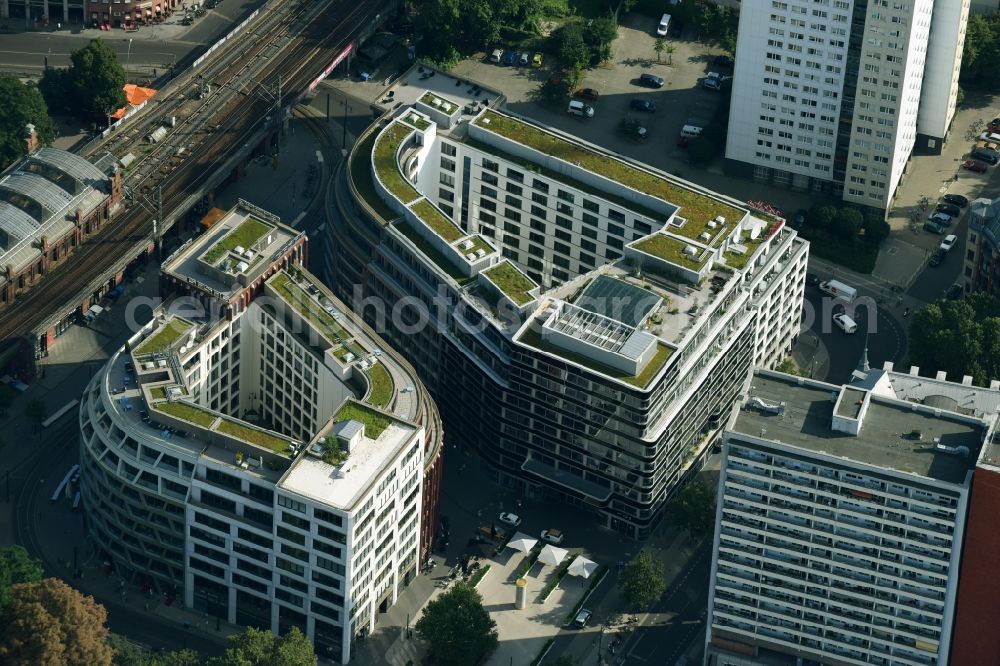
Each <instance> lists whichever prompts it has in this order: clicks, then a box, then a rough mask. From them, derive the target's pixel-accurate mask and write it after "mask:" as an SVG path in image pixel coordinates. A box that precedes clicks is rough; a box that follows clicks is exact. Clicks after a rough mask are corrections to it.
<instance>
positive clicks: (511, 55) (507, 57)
mask: <svg viewBox="0 0 1000 666" xmlns="http://www.w3.org/2000/svg"><path fill="white" fill-rule="evenodd" d="M515 62H517V51H515V50H514V49H507V50H506V51H504V53H503V64H505V65H507V66H510V65H513V64H514V63H515Z"/></svg>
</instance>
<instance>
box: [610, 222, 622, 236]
mask: <svg viewBox="0 0 1000 666" xmlns="http://www.w3.org/2000/svg"><path fill="white" fill-rule="evenodd" d="M608 233H609V234H614V235H615V236H621V237H622V238H624V237H625V230H624V229H623V228H621V227H619V226H617V225H614V224H609V225H608Z"/></svg>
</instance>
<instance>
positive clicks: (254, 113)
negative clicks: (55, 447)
mask: <svg viewBox="0 0 1000 666" xmlns="http://www.w3.org/2000/svg"><path fill="white" fill-rule="evenodd" d="M378 5H379V3H377V2H374V1H371V0H369V1H367V2H350V0H332V2H331V3H330V4H329V5H328V6H327V8H326V10H325V11H324V12H323V13H322V14H320V15H319V16H316V17H315V20H312V21H311V22H309V23H308V24H307V25H306V26H305V27H304V28H303V30H302V31H301V32H299V33H298V34H297V35H295V36H294V37H293V38H292V39H291V40H290V41H289V43H288V44H287V45H286V46H285V48H284V49H282V50H281V51H280V53H279V54H277V55H276V56H273V57H271V58H270V59H268V60H267V62H266V63H265V65H263V66H262V67H261V68H260V69H258V70H257V75H256V76H257V77H258V82H259V80H260V79H261V78H265V79H266V78H267V77H274V78H275V79H276V78H277V76H278V75H279V74H280V75H281V77H282V82H283V86H282V87H283V91H287V93H286V92H283V94H282V100H280V102H281V107H284V105H285V103H287V102H288V101H291V100H292V99H294V98H293V95H296V94H297V93H298V91H300V90H302V89H304V88H305V87H306V86H307V85H308V84H309V83H310V82H311V81H312V80H313V79H315V77H316V76H318V75H319V73H320V72H321V71H322V68H323V67H324V66H325V65H327V64H328V63H329V62H330V61H331V60H332V58H333V54H335V53H337V52H338V51H339V50H342V49H343V48H344V47H345V46H346V45H347V44H348V43H349V42H350V41H351V39H352V38H353V35H354V34H355V33H356V31H357V30H358V29H359V28H360V27H362V26H364V25H365V24H366V23H367V22H368V21H370V20H372V18H373V17H374V16H375V15H376V14H377V13H378V11H379V6H378ZM300 11H301V10H300ZM247 36H252V35H247ZM264 48H267V47H266V45H265V46H264ZM260 52H261V49H257V48H253V49H250V50H248V51H247V53H246V57H244V58H241V59H239V61H237V62H232V63H229V64H227V65H225V66H224V68H222V69H221V71H219V70H218V69H217V70H214V71H216V77H217V79H218V80H220V81H224V82H231V81H234V80H236V79H235V77H237V76H238V74H233V70H234V69H236V68H239V70H240V71H245V66H246V60H247V58H248V57H250V58H255V57H256V54H259V53H260ZM220 67H222V66H220ZM222 90H228V91H229V93H228V96H226V97H222V98H219V100H221V101H218V100H217V103H216V104H217V105H216V108H215V110H214V111H206V112H204V113H203V114H201V115H199V116H197V118H198V121H200V122H202V123H203V124H202V125H201V126H202V127H211V128H212V130H211V131H210V132H207V133H205V134H204V135H203V136H201V137H200V140H198V141H193V140H192V141H189V142H187V143H186V144H185V145H184V157H183V159H182V160H180V161H176V162H173V163H171V162H170V161H169V160H168V161H166V162H161V163H160V164H159V165H158V167H157V172H158V173H159V178H158V180H157V181H156V186H157V187H159V188H161V195H162V206H163V212H164V217H165V218H166V219H169V218H170V217H171V215H173V214H174V213H175V212H176V211H177V210H178V209H179V208H180V207H181V206H182V205H183V202H184V200H185V199H187V198H189V195H190V194H192V190H196V188H197V185H198V183H201V182H203V181H204V180H205V179H206V177H207V176H208V175H209V174H211V173H212V172H213V171H215V170H217V169H218V168H220V166H221V165H222V164H223V163H224V162H225V160H226V156H227V155H228V153H229V152H230V151H231V150H232V149H233V148H237V147H242V146H244V145H246V144H247V143H248V142H249V141H251V140H253V139H254V137H255V136H256V135H257V134H258V133H259V132H260V130H261V129H262V128H263V123H264V122H265V118H266V116H267V114H268V112H270V111H272V110H273V109H274V108H276V106H277V105H276V103H275V101H274V100H270V99H267V98H266V97H265V96H262V95H260V94H258V92H257V90H256V89H249V90H245V89H242V88H234V87H233V86H223V88H222ZM220 93H221V91H220ZM144 187H145V189H143V188H144ZM153 187H154V186H153V185H152V184H150V185H142V184H140V185H139V186H138V193H143V192H145V193H147V194H148V193H149V192H150V191H151V189H152V188H153ZM152 218H153V216H152V215H150V211H149V210H147V209H145V208H143V206H142V205H132V206H131V207H130V208H128V210H126V211H125V212H123V213H120V214H119V215H118V216H117V217H116V218H115V219H114V220H113V221H112V222H110V223H109V224H108V225H106V226H105V228H104V229H102V230H101V231H99V232H98V233H97V234H95V235H94V236H92V237H91V238H89V239H87V240H86V241H85V242H84V243H83V244H81V245H80V246H79V247H78V248H77V249H76V251H75V252H74V253H73V254H72V255H70V256H69V257H68V258H67V259H66V260H65V261H64V263H63V264H62V265H61V266H59V267H58V268H56V269H55V270H53V271H52V272H51V273H50V274H49V275H46V276H45V277H44V278H43V279H42V280H41V281H40V282H39V283H38V284H36V285H35V286H34V287H33V288H32V289H31V290H29V291H27V292H26V293H25V294H24V295H23V296H21V297H20V298H19V299H17V300H16V301H15V302H14V303H12V304H11V305H9V306H8V307H7V308H5V309H4V310H3V311H2V312H0V340H7V339H12V338H15V337H17V336H22V335H26V334H28V333H30V332H33V331H36V330H37V329H38V328H39V327H41V326H43V325H45V324H47V323H51V322H49V320H50V319H51V318H52V316H53V309H54V306H58V305H64V306H66V305H68V304H70V303H72V302H74V301H76V302H78V301H79V300H82V299H83V298H84V297H85V296H86V295H87V294H86V292H84V293H80V290H81V289H86V286H87V285H89V284H90V283H91V282H93V281H94V280H95V279H97V278H99V277H100V276H101V275H102V274H103V273H104V272H106V271H107V270H108V268H109V267H110V266H112V265H114V264H115V262H116V261H119V260H120V259H121V258H122V257H123V256H129V257H131V256H136V255H137V254H138V251H137V250H139V248H141V247H143V246H144V245H145V244H146V243H148V242H149V241H151V240H152Z"/></svg>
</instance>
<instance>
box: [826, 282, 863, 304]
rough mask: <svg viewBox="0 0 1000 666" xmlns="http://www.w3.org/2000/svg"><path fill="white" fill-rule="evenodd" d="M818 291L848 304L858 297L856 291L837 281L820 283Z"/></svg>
mask: <svg viewBox="0 0 1000 666" xmlns="http://www.w3.org/2000/svg"><path fill="white" fill-rule="evenodd" d="M819 290H820V291H822V292H823V293H824V294H828V295H830V296H833V297H834V298H840V299H842V300H845V301H847V302H848V303H851V302H853V301H854V299H855V298H857V297H858V290H857V289H855V288H854V287H851V286H849V285H846V284H844V283H843V282H841V281H839V280H827V281H826V282H820V283H819Z"/></svg>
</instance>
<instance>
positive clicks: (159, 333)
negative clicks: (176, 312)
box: [135, 319, 194, 354]
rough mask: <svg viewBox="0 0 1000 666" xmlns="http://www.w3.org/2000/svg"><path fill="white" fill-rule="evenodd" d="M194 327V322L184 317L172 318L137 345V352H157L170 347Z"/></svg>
mask: <svg viewBox="0 0 1000 666" xmlns="http://www.w3.org/2000/svg"><path fill="white" fill-rule="evenodd" d="M192 328H194V324H191V323H188V322H186V321H184V320H183V319H171V320H170V321H168V322H167V323H166V324H164V325H163V326H160V328H158V329H157V330H156V332H155V333H153V334H152V335H151V336H149V337H148V338H146V339H145V340H143V341H142V343H141V344H140V345H139V346H138V347H136V349H135V353H136V354H155V353H158V352H163V351H166V350H168V349H170V348H171V347H172V346H173V345H174V343H175V342H177V341H178V340H180V339H181V338H182V337H184V336H185V335H187V334H188V332H189V331H190V330H191V329H192Z"/></svg>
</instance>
